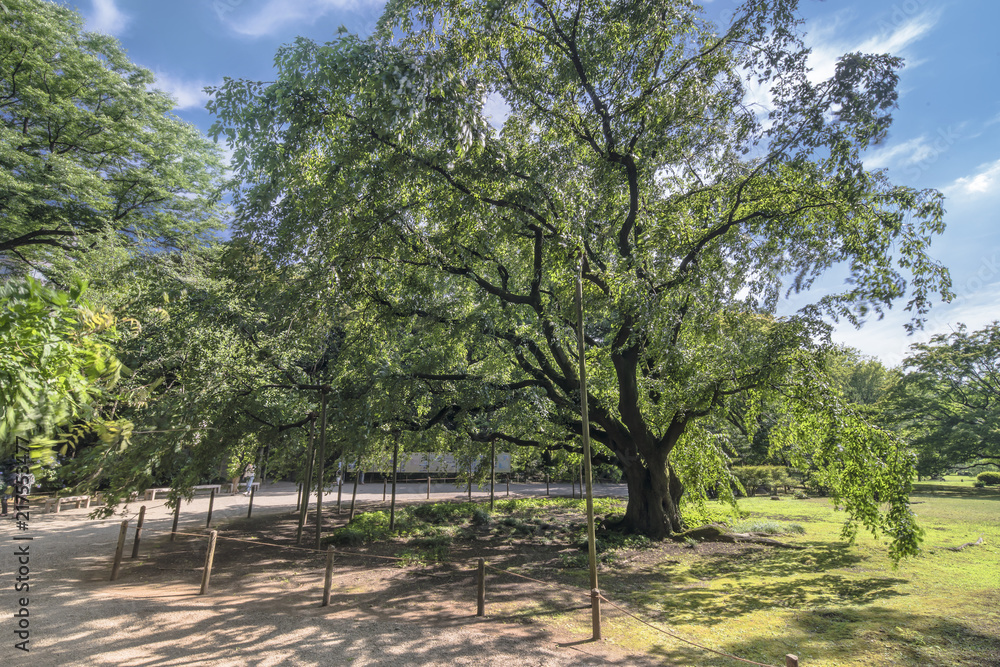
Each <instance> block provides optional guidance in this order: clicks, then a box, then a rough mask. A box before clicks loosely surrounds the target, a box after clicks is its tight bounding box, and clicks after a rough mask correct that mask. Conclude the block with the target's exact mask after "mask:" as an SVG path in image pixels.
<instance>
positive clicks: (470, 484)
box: [469, 459, 472, 503]
mask: <svg viewBox="0 0 1000 667" xmlns="http://www.w3.org/2000/svg"><path fill="white" fill-rule="evenodd" d="M469 502H470V503H471V502H472V460H471V459H470V460H469Z"/></svg>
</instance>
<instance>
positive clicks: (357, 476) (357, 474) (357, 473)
mask: <svg viewBox="0 0 1000 667" xmlns="http://www.w3.org/2000/svg"><path fill="white" fill-rule="evenodd" d="M360 478H361V457H360V456H359V457H358V462H357V463H355V464H354V492H353V493H352V494H351V515H350V516H349V517H348V518H347V520H348V521H354V504H355V503H356V502H357V500H358V479H360Z"/></svg>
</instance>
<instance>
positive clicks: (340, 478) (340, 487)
mask: <svg viewBox="0 0 1000 667" xmlns="http://www.w3.org/2000/svg"><path fill="white" fill-rule="evenodd" d="M341 463H343V459H341ZM346 474H347V470H346V469H344V466H343V465H341V466H340V470H339V471H338V472H337V514H340V508H341V502H340V501H341V498H342V497H343V495H344V475H346Z"/></svg>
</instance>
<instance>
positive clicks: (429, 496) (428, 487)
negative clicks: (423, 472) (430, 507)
mask: <svg viewBox="0 0 1000 667" xmlns="http://www.w3.org/2000/svg"><path fill="white" fill-rule="evenodd" d="M430 499H431V476H430V475H427V500H430Z"/></svg>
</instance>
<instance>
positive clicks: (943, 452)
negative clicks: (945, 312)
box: [890, 322, 1000, 475]
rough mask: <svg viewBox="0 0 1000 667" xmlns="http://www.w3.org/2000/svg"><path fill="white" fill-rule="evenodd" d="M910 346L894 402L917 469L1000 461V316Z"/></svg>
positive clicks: (932, 471)
mask: <svg viewBox="0 0 1000 667" xmlns="http://www.w3.org/2000/svg"><path fill="white" fill-rule="evenodd" d="M910 350H911V353H910V355H909V356H907V357H906V359H905V360H904V361H903V369H904V371H905V374H904V375H903V377H902V379H901V380H900V382H899V383H898V384H897V385H896V386H895V387H894V389H893V392H892V394H891V397H890V398H891V401H890V404H891V405H892V408H893V411H894V417H895V419H896V420H897V421H898V423H899V426H900V428H901V429H902V430H903V431H904V432H905V433H906V434H907V436H908V440H909V442H910V444H911V446H913V447H914V448H915V449H916V451H917V452H918V455H919V461H918V470H919V471H920V472H921V473H922V474H925V475H936V474H940V473H942V472H944V471H945V470H946V469H948V468H953V467H961V466H970V465H973V464H975V463H977V462H984V463H992V464H994V465H997V466H1000V322H993V323H992V324H991V325H989V326H987V327H985V328H983V329H980V330H978V331H969V330H968V328H967V327H965V326H964V325H959V326H958V328H957V329H956V330H955V331H953V332H952V333H949V334H938V335H936V336H933V337H932V338H931V340H930V341H929V342H927V343H916V344H914V345H912V346H911V348H910Z"/></svg>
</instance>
